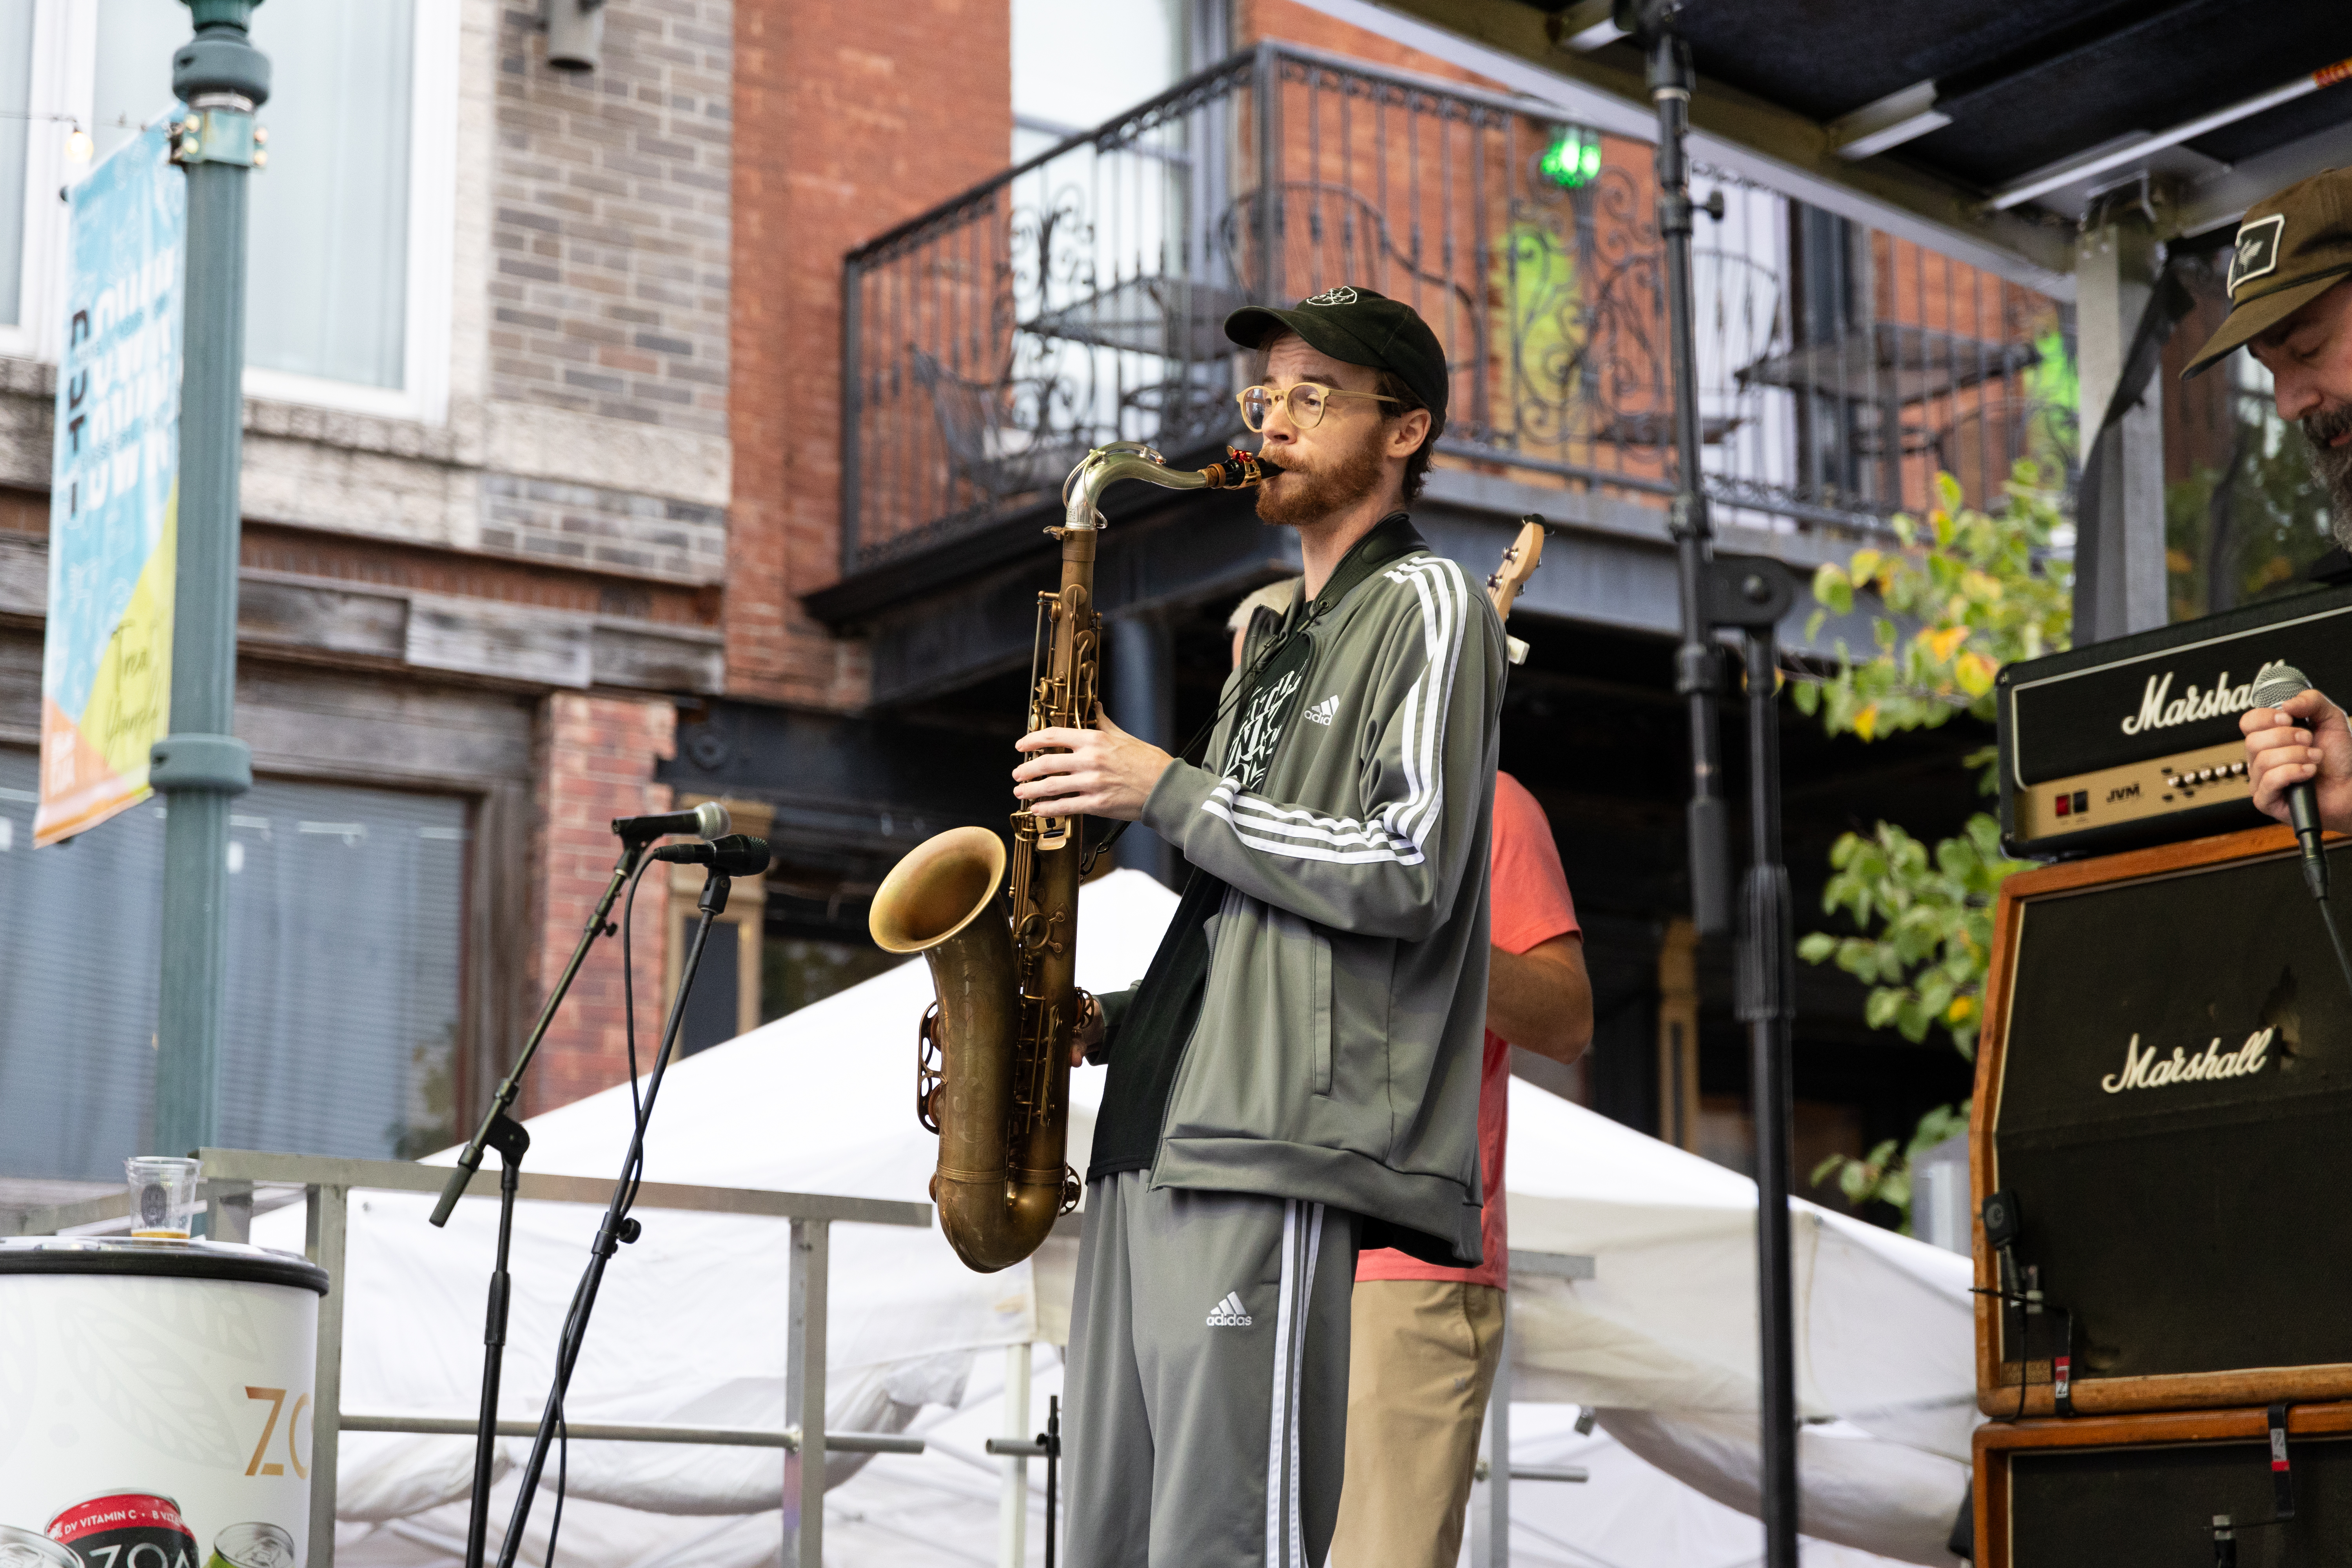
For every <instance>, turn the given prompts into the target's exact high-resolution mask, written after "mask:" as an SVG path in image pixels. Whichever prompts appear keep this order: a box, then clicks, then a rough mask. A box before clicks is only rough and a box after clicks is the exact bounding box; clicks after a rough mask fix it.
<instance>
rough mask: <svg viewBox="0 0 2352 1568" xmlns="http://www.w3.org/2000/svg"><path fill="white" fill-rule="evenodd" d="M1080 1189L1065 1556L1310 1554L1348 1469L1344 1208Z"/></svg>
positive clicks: (1145, 1187) (1143, 1177)
mask: <svg viewBox="0 0 2352 1568" xmlns="http://www.w3.org/2000/svg"><path fill="white" fill-rule="evenodd" d="M1149 1183H1150V1173H1149V1172H1144V1171H1125V1172H1121V1173H1118V1174H1116V1175H1111V1176H1106V1177H1104V1178H1103V1179H1102V1180H1101V1181H1098V1182H1097V1183H1095V1184H1093V1185H1092V1186H1091V1187H1090V1188H1089V1189H1088V1190H1087V1225H1086V1235H1085V1239H1084V1240H1083V1242H1082V1243H1081V1244H1080V1246H1079V1247H1078V1277H1077V1290H1076V1299H1075V1301H1074V1302H1073V1306H1072V1311H1071V1317H1070V1363H1069V1372H1068V1376H1067V1392H1066V1405H1068V1425H1067V1427H1066V1432H1065V1436H1064V1449H1063V1451H1064V1453H1065V1454H1066V1456H1067V1460H1066V1466H1065V1468H1064V1471H1063V1474H1064V1477H1065V1480H1064V1482H1063V1485H1064V1487H1065V1488H1066V1491H1065V1494H1064V1495H1065V1496H1066V1497H1067V1498H1068V1500H1069V1501H1068V1506H1067V1512H1066V1515H1065V1519H1066V1528H1065V1535H1064V1539H1065V1540H1066V1541H1067V1542H1068V1552H1067V1557H1066V1561H1067V1562H1068V1563H1070V1568H1318V1565H1319V1564H1320V1563H1322V1561H1323V1557H1324V1553H1325V1552H1326V1551H1328V1549H1329V1547H1330V1544H1331V1531H1332V1526H1333V1524H1334V1522H1335V1521H1337V1519H1338V1518H1339V1482H1340V1478H1341V1477H1342V1475H1343V1474H1344V1473H1345V1471H1346V1443H1347V1436H1348V1307H1349V1291H1350V1290H1351V1289H1353V1288H1354V1284H1355V1278H1356V1217H1355V1215H1351V1214H1347V1213H1343V1212H1342V1211H1340V1210H1338V1209H1328V1208H1326V1207H1325V1206H1324V1205H1321V1204H1310V1203H1302V1202H1299V1201H1297V1200H1296V1199H1284V1198H1268V1197H1255V1196H1249V1195H1245V1194H1234V1193H1203V1192H1183V1191H1174V1190H1162V1191H1160V1192H1153V1191H1151V1190H1150V1186H1149Z"/></svg>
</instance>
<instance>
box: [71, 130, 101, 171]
mask: <svg viewBox="0 0 2352 1568" xmlns="http://www.w3.org/2000/svg"><path fill="white" fill-rule="evenodd" d="M97 150H98V149H97V143H96V142H92V141H91V140H90V139H89V132H87V131H84V130H83V129H82V128H81V127H80V126H79V125H77V126H75V127H74V128H73V129H72V130H71V131H68V132H66V162H67V163H89V155H90V154H91V153H94V152H96V151H97Z"/></svg>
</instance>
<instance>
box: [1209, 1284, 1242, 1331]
mask: <svg viewBox="0 0 2352 1568" xmlns="http://www.w3.org/2000/svg"><path fill="white" fill-rule="evenodd" d="M1250 1322H1251V1319H1250V1315H1249V1313H1248V1311H1247V1310H1244V1308H1243V1306H1242V1295H1241V1292H1240V1291H1238V1290H1228V1291H1226V1292H1225V1299H1224V1300H1222V1301H1220V1302H1218V1303H1217V1304H1216V1305H1215V1306H1214V1307H1212V1308H1210V1309H1209V1327H1211V1328H1213V1329H1246V1328H1248V1327H1249V1326H1250Z"/></svg>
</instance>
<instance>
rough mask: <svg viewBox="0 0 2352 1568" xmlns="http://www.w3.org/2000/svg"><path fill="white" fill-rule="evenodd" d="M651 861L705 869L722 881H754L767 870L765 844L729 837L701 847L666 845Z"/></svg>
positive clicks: (752, 839)
mask: <svg viewBox="0 0 2352 1568" xmlns="http://www.w3.org/2000/svg"><path fill="white" fill-rule="evenodd" d="M653 858H655V859H656V860H667V861H669V862H670V863H672V864H673V865H678V866H708V867H709V868H710V869H711V870H712V872H713V873H715V874H716V875H719V876H721V877H756V876H758V875H759V874H760V873H761V872H762V871H764V870H766V869H767V868H768V859H769V856H768V841H767V840H766V839H764V838H752V837H746V836H745V835H743V834H740V833H730V834H728V835H727V836H726V837H723V838H714V839H711V840H710V841H709V842H708V843H703V844H665V845H663V846H662V847H660V848H658V849H656V850H655V851H654V857H653Z"/></svg>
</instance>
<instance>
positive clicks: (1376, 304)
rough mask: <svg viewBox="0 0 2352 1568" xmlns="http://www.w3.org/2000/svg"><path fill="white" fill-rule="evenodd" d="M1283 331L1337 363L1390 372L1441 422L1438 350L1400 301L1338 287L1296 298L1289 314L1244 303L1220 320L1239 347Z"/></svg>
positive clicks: (1259, 344)
mask: <svg viewBox="0 0 2352 1568" xmlns="http://www.w3.org/2000/svg"><path fill="white" fill-rule="evenodd" d="M1282 329H1288V330H1289V331H1294V332H1297V334H1298V335H1299V336H1300V337H1301V338H1304V339H1305V340H1306V341H1307V347H1308V348H1311V349H1314V350H1316V351H1317V352H1318V353H1327V354H1329V355H1330V356H1331V357H1332V358H1333V359H1336V360H1339V361H1340V362H1341V363H1346V364H1360V365H1369V366H1370V367H1371V368H1372V369H1374V370H1385V371H1391V372H1393V373H1395V375H1396V378H1397V379H1398V380H1399V381H1402V382H1403V383H1404V384H1405V385H1407V386H1409V387H1411V388H1412V395H1414V396H1415V397H1418V398H1420V399H1421V400H1422V402H1423V403H1424V404H1426V405H1428V407H1429V415H1430V417H1431V419H1433V421H1435V422H1436V423H1437V424H1439V425H1444V423H1445V394H1446V387H1447V377H1446V374H1445V350H1444V346H1443V345H1442V344H1440V343H1439V342H1438V341H1437V334H1436V333H1435V332H1433V331H1430V330H1429V323H1428V322H1427V321H1423V320H1422V319H1421V312H1420V311H1418V310H1414V309H1413V308H1412V306H1410V305H1408V304H1406V303H1405V302H1404V301H1403V300H1391V299H1390V298H1389V297H1388V296H1387V295H1385V294H1376V293H1374V292H1373V291H1372V290H1370V289H1358V288H1355V287H1353V286H1352V285H1349V284H1345V283H1343V284H1341V285H1339V287H1338V288H1336V289H1324V290H1323V292H1321V293H1320V294H1315V295H1311V296H1309V297H1308V298H1307V299H1304V300H1300V301H1298V304H1297V307H1296V308H1295V309H1293V310H1276V309H1275V308H1274V307H1273V306H1271V305H1244V306H1243V307H1242V308H1241V309H1240V310H1235V311H1234V313H1233V314H1232V315H1230V316H1227V317H1226V318H1225V336H1227V337H1229V338H1231V339H1233V340H1234V342H1237V343H1239V344H1241V346H1242V347H1244V348H1245V349H1255V348H1263V347H1265V343H1266V342H1267V340H1268V339H1269V338H1271V337H1272V336H1273V335H1274V333H1275V332H1276V331H1278V330H1282Z"/></svg>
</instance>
